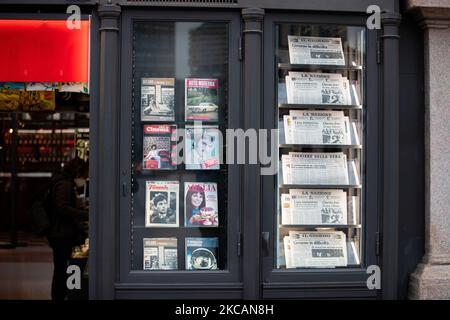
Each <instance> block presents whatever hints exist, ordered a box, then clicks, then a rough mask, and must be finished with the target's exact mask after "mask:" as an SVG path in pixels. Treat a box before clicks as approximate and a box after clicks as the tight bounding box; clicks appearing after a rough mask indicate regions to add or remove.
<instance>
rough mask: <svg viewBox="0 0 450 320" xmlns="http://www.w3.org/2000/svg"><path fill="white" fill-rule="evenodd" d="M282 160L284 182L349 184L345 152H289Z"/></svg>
mask: <svg viewBox="0 0 450 320" xmlns="http://www.w3.org/2000/svg"><path fill="white" fill-rule="evenodd" d="M281 161H282V170H283V183H284V184H324V185H327V184H331V185H334V184H336V185H348V184H349V177H348V168H347V156H346V155H345V153H343V152H332V153H328V152H289V154H286V155H282V156H281Z"/></svg>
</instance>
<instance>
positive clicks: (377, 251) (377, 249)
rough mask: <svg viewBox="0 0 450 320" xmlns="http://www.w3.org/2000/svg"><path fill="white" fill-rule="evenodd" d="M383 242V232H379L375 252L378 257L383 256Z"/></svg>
mask: <svg viewBox="0 0 450 320" xmlns="http://www.w3.org/2000/svg"><path fill="white" fill-rule="evenodd" d="M381 241H382V237H381V232H377V233H376V239H375V252H376V255H377V256H379V255H380V254H381Z"/></svg>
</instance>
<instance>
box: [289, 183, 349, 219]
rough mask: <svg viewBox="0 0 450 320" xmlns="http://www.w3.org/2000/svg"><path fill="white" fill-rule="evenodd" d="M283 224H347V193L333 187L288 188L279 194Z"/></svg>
mask: <svg viewBox="0 0 450 320" xmlns="http://www.w3.org/2000/svg"><path fill="white" fill-rule="evenodd" d="M281 223H282V224H283V225H309V224H311V225H320V224H324V225H334V224H336V225H343V224H347V193H346V192H345V191H343V190H334V189H330V190H328V189H322V190H314V189H290V190H289V194H286V193H284V194H281Z"/></svg>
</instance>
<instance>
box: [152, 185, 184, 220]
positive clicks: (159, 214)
mask: <svg viewBox="0 0 450 320" xmlns="http://www.w3.org/2000/svg"><path fill="white" fill-rule="evenodd" d="M178 191H179V183H178V181H146V193H145V226H146V227H148V228H152V227H167V228H171V227H173V228H176V227H178V224H179V223H178Z"/></svg>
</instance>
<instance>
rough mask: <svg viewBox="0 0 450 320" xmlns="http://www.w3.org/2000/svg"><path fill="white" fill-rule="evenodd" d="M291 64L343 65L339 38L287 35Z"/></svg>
mask: <svg viewBox="0 0 450 320" xmlns="http://www.w3.org/2000/svg"><path fill="white" fill-rule="evenodd" d="M288 43H289V60H290V62H291V63H292V64H323V65H336V66H343V65H345V59H344V51H343V50H342V40H341V38H325V37H304V36H291V35H288Z"/></svg>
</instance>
